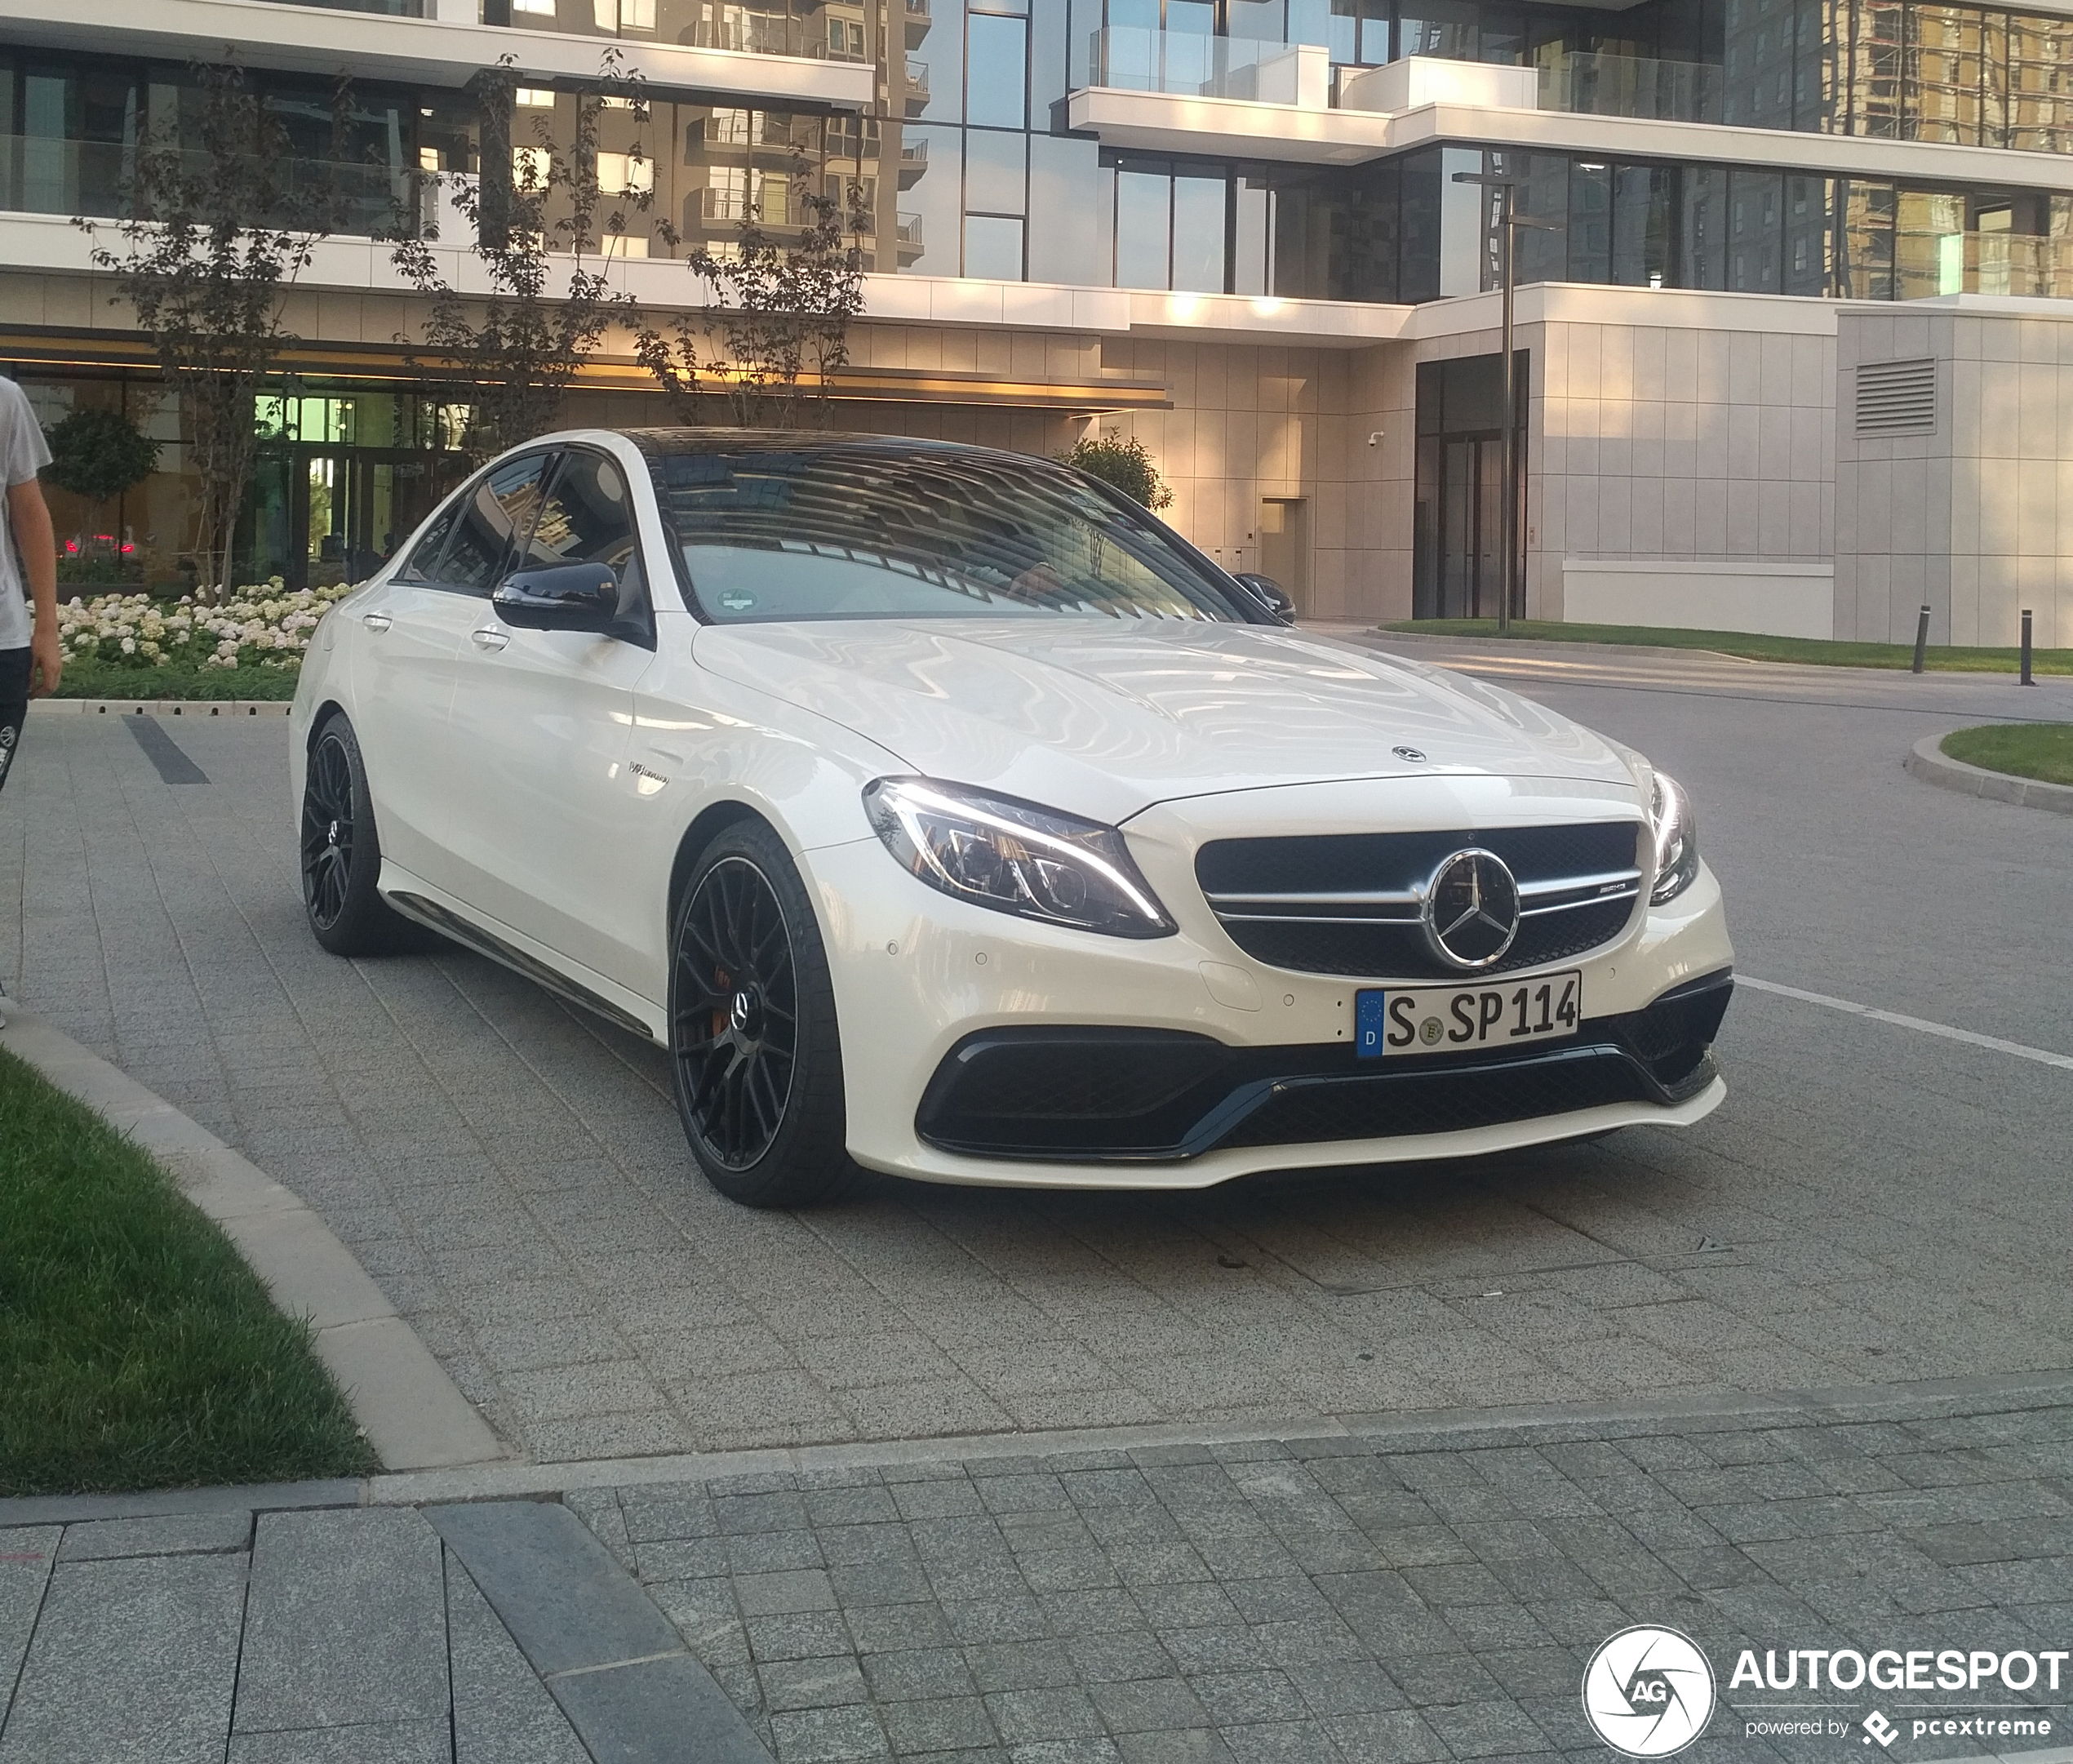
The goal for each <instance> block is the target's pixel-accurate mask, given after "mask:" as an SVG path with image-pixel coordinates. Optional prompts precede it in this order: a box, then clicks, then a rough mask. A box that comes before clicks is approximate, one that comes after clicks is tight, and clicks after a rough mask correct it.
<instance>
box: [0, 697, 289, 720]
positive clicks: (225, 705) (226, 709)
mask: <svg viewBox="0 0 2073 1764" xmlns="http://www.w3.org/2000/svg"><path fill="white" fill-rule="evenodd" d="M293 708H294V706H293V702H292V701H291V700H288V699H285V698H239V699H196V698H35V699H31V700H29V715H30V716H32V717H60V716H72V715H74V714H77V715H80V716H85V717H192V718H196V719H197V720H202V719H205V718H210V717H226V718H227V717H285V716H286V715H287V714H288V713H289V711H290V710H291V709H293Z"/></svg>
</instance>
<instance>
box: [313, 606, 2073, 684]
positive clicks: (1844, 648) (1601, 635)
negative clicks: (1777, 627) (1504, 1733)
mask: <svg viewBox="0 0 2073 1764" xmlns="http://www.w3.org/2000/svg"><path fill="white" fill-rule="evenodd" d="M1382 629H1383V630H1385V631H1414V632H1418V633H1423V634H1425V635H1427V636H1432V637H1473V638H1494V637H1495V636H1496V635H1497V634H1498V633H1497V620H1494V619H1405V620H1398V621H1397V622H1396V624H1385V625H1383V627H1382ZM1511 636H1512V637H1514V638H1522V639H1531V640H1532V641H1533V642H1537V643H1622V644H1640V645H1644V646H1647V647H1653V648H1657V649H1709V650H1712V651H1715V652H1716V653H1717V654H1720V655H1742V656H1746V657H1747V658H1748V659H1749V660H1752V661H1799V662H1818V663H1821V664H1825V665H1827V666H1828V667H1831V668H1910V667H1912V666H1913V665H1914V664H1915V646H1914V645H1913V644H1911V643H1834V642H1827V641H1826V640H1825V639H1823V638H1813V637H1758V636H1755V635H1752V634H1751V633H1749V632H1747V631H1675V630H1658V629H1655V628H1654V626H1652V625H1643V624H1557V623H1556V622H1554V621H1552V620H1542V619H1514V620H1512V621H1511ZM2018 660H2019V658H2018V655H2017V652H2016V651H2014V650H2013V649H1972V648H1951V647H1944V648H1938V647H1936V646H1935V645H1933V644H1932V645H1931V646H1930V647H1929V654H1928V655H1927V656H1926V658H1925V662H1926V664H1927V665H1928V666H1929V667H1930V668H1932V669H1937V670H1938V671H1939V672H1946V673H2014V672H2015V671H2016V669H2017V667H2018ZM2032 669H2033V671H2034V672H2035V673H2073V649H2040V650H2037V651H2034V653H2033V656H2032ZM291 696H292V694H291Z"/></svg>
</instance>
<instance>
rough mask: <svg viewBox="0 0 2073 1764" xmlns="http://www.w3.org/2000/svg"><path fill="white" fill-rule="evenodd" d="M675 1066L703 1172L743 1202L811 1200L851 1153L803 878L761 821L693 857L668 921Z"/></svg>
mask: <svg viewBox="0 0 2073 1764" xmlns="http://www.w3.org/2000/svg"><path fill="white" fill-rule="evenodd" d="M669 949H670V962H669V1064H670V1069H671V1072H672V1073H673V1074H674V1077H675V1081H676V1090H677V1115H678V1117H679V1118H680V1119H681V1121H682V1122H683V1125H684V1137H685V1138H686V1140H689V1141H690V1148H691V1155H692V1157H695V1159H696V1160H697V1162H698V1166H699V1169H700V1170H701V1171H703V1172H704V1175H705V1179H706V1180H707V1181H708V1182H710V1183H711V1184H712V1186H713V1187H714V1188H716V1189H718V1190H719V1191H720V1192H721V1193H722V1194H724V1195H726V1197H727V1198H728V1199H729V1200H730V1201H738V1202H740V1203H741V1204H742V1205H743V1206H812V1205H814V1204H815V1202H821V1201H827V1200H832V1198H833V1197H835V1196H836V1195H837V1194H839V1193H841V1191H842V1190H843V1189H845V1188H846V1187H847V1186H848V1185H849V1184H850V1181H851V1180H853V1179H854V1177H855V1175H856V1166H855V1164H853V1163H852V1162H850V1157H849V1153H848V1152H847V1150H846V1149H845V1136H846V1120H847V1117H846V1111H845V1107H844V1098H843V1091H842V1046H841V1038H840V1036H839V1034H838V1033H837V1029H836V1023H835V988H834V984H833V982H832V980H830V978H829V975H828V954H827V951H826V950H825V949H824V948H823V946H822V944H821V940H820V927H819V925H818V923H816V922H815V918H814V909H813V904H812V902H811V901H810V900H808V898H807V895H806V887H805V886H804V885H803V884H802V883H801V882H800V880H799V872H798V870H797V869H796V868H795V867H794V866H793V864H792V859H791V856H790V855H789V854H788V852H787V851H785V849H784V845H783V841H781V840H780V839H779V838H778V837H777V835H776V834H775V833H774V832H772V831H771V829H770V828H769V827H768V826H767V825H766V824H764V823H763V822H761V821H760V820H743V821H737V822H735V824H734V825H732V826H730V827H728V828H726V829H724V830H723V831H722V832H721V833H719V834H718V835H717V837H716V838H714V839H713V841H712V843H711V844H710V845H708V846H706V848H705V850H704V851H702V852H701V853H700V854H699V860H698V862H697V864H696V865H695V867H694V868H693V869H692V871H691V875H690V881H689V882H687V883H686V886H685V889H684V894H683V899H682V900H681V902H680V903H679V904H678V906H677V915H676V920H675V922H674V923H673V925H672V926H670V940H669Z"/></svg>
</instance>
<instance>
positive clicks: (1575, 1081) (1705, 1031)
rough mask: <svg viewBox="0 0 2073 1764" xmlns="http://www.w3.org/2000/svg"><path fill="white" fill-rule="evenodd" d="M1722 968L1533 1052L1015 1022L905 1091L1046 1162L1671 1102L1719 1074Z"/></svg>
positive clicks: (947, 1125)
mask: <svg viewBox="0 0 2073 1764" xmlns="http://www.w3.org/2000/svg"><path fill="white" fill-rule="evenodd" d="M1733 989H1734V981H1733V976H1732V975H1730V974H1729V973H1728V972H1727V971H1725V970H1723V971H1720V972H1719V973H1716V974H1709V975H1704V976H1702V978H1700V979H1698V980H1693V981H1690V982H1688V983H1687V984H1685V985H1682V986H1677V987H1673V988H1672V989H1671V990H1670V991H1669V992H1667V993H1664V994H1663V995H1662V997H1661V998H1658V999H1657V1000H1656V1001H1655V1002H1654V1003H1652V1004H1650V1005H1649V1006H1647V1008H1646V1009H1645V1010H1641V1011H1632V1012H1629V1013H1627V1014H1626V1015H1621V1016H1612V1017H1598V1018H1595V1019H1592V1020H1589V1021H1587V1022H1586V1023H1585V1024H1583V1025H1582V1028H1583V1032H1584V1033H1582V1034H1580V1035H1579V1036H1578V1037H1576V1038H1574V1039H1571V1040H1568V1041H1564V1042H1556V1043H1555V1044H1554V1045H1553V1046H1548V1047H1545V1048H1543V1049H1540V1050H1538V1051H1534V1052H1532V1053H1519V1052H1512V1051H1505V1050H1503V1049H1497V1050H1489V1051H1482V1052H1478V1053H1472V1054H1458V1055H1445V1054H1439V1055H1413V1056H1409V1057H1407V1058H1400V1059H1392V1060H1361V1059H1358V1058H1356V1055H1355V1052H1354V1050H1353V1048H1352V1046H1347V1045H1346V1044H1343V1043H1334V1044H1333V1045H1331V1046H1294V1047H1242V1048H1241V1047H1229V1046H1225V1045H1224V1044H1223V1042H1218V1041H1216V1040H1214V1039H1213V1038H1210V1037H1209V1036H1206V1035H1196V1034H1188V1033H1180V1032H1176V1031H1173V1030H1161V1029H1079V1028H1072V1027H1059V1028H1056V1029H1023V1028H1016V1027H1013V1026H1010V1027H1005V1028H1001V1029H988V1030H982V1031H981V1032H979V1033H977V1034H975V1035H971V1036H968V1037H966V1038H965V1040H963V1041H962V1042H959V1043H958V1045H957V1046H956V1047H954V1048H952V1050H951V1051H950V1053H949V1055H948V1056H947V1057H946V1058H945V1059H944V1060H943V1064H941V1065H940V1066H939V1067H938V1068H937V1069H936V1073H935V1077H934V1079H933V1080H932V1081H931V1082H930V1085H929V1088H928V1090H927V1091H926V1092H925V1093H924V1095H923V1096H922V1098H921V1109H920V1111H919V1114H918V1116H917V1122H916V1126H917V1131H918V1133H919V1135H920V1136H921V1139H922V1140H923V1141H924V1142H926V1144H930V1145H931V1146H934V1148H935V1149H938V1150H939V1151H943V1152H949V1153H957V1154H961V1155H963V1156H966V1157H992V1158H1006V1159H1011V1160H1016V1161H1022V1162H1056V1163H1099V1164H1142V1163H1179V1162H1185V1161H1187V1160H1188V1159H1192V1158H1196V1157H1201V1156H1202V1155H1203V1154H1204V1153H1210V1152H1214V1151H1218V1150H1223V1149H1236V1148H1241V1147H1262V1148H1265V1147H1280V1146H1296V1145H1321V1144H1330V1143H1333V1142H1335V1141H1340V1140H1391V1139H1400V1138H1405V1137H1414V1136H1429V1135H1435V1134H1448V1133H1456V1132H1461V1131H1466V1130H1469V1129H1473V1128H1478V1127H1494V1126H1507V1125H1511V1124H1512V1123H1516V1122H1523V1121H1532V1120H1536V1119H1541V1118H1544V1117H1551V1116H1557V1115H1565V1114H1573V1113H1577V1112H1578V1111H1580V1110H1583V1109H1597V1108H1609V1107H1617V1106H1618V1105H1621V1104H1653V1105H1654V1106H1655V1107H1657V1108H1662V1109H1675V1108H1676V1107H1677V1106H1678V1105H1679V1104H1684V1103H1688V1102H1689V1101H1690V1100H1692V1099H1693V1097H1695V1096H1697V1095H1699V1093H1700V1092H1701V1091H1704V1090H1705V1089H1706V1088H1707V1086H1709V1085H1710V1084H1711V1083H1713V1082H1715V1080H1716V1077H1717V1074H1716V1072H1715V1071H1714V1069H1713V1062H1712V1059H1711V1055H1710V1054H1709V1053H1708V1051H1707V1050H1708V1049H1709V1048H1710V1047H1711V1044H1712V1041H1713V1038H1714V1035H1715V1033H1716V1032H1717V1031H1718V1030H1719V1029H1720V1019H1721V1017H1722V1016H1723V1015H1725V1013H1726V1011H1727V1008H1728V998H1729V994H1730V993H1732V992H1733Z"/></svg>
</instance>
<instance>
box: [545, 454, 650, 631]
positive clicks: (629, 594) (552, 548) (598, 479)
mask: <svg viewBox="0 0 2073 1764" xmlns="http://www.w3.org/2000/svg"><path fill="white" fill-rule="evenodd" d="M557 563H603V564H609V565H610V567H611V569H612V573H613V574H614V575H616V576H618V578H619V607H620V610H621V611H628V612H630V611H633V609H634V608H635V607H638V606H640V605H641V604H642V598H643V597H644V596H645V594H646V592H647V584H646V580H645V579H644V578H643V576H642V575H641V550H640V546H639V544H637V541H636V540H635V538H634V527H633V497H632V495H630V493H629V492H628V488H627V482H626V478H625V474H624V473H622V472H621V471H620V470H619V467H618V466H617V465H616V464H614V463H613V462H612V461H611V460H609V459H607V458H606V456H605V455H603V454H601V453H592V452H590V451H588V450H586V449H584V448H581V447H572V448H570V451H568V452H567V453H566V454H565V455H562V466H561V469H560V470H559V471H558V472H557V473H555V474H554V476H553V479H552V480H551V482H550V484H549V487H548V493H547V499H546V500H545V501H544V502H543V503H541V504H540V510H539V519H538V520H537V521H535V522H534V523H533V530H532V534H531V537H530V540H528V541H527V543H526V549H525V553H524V562H523V564H522V567H524V568H526V569H530V570H539V569H548V568H551V567H553V566H554V565H556V564H557Z"/></svg>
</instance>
